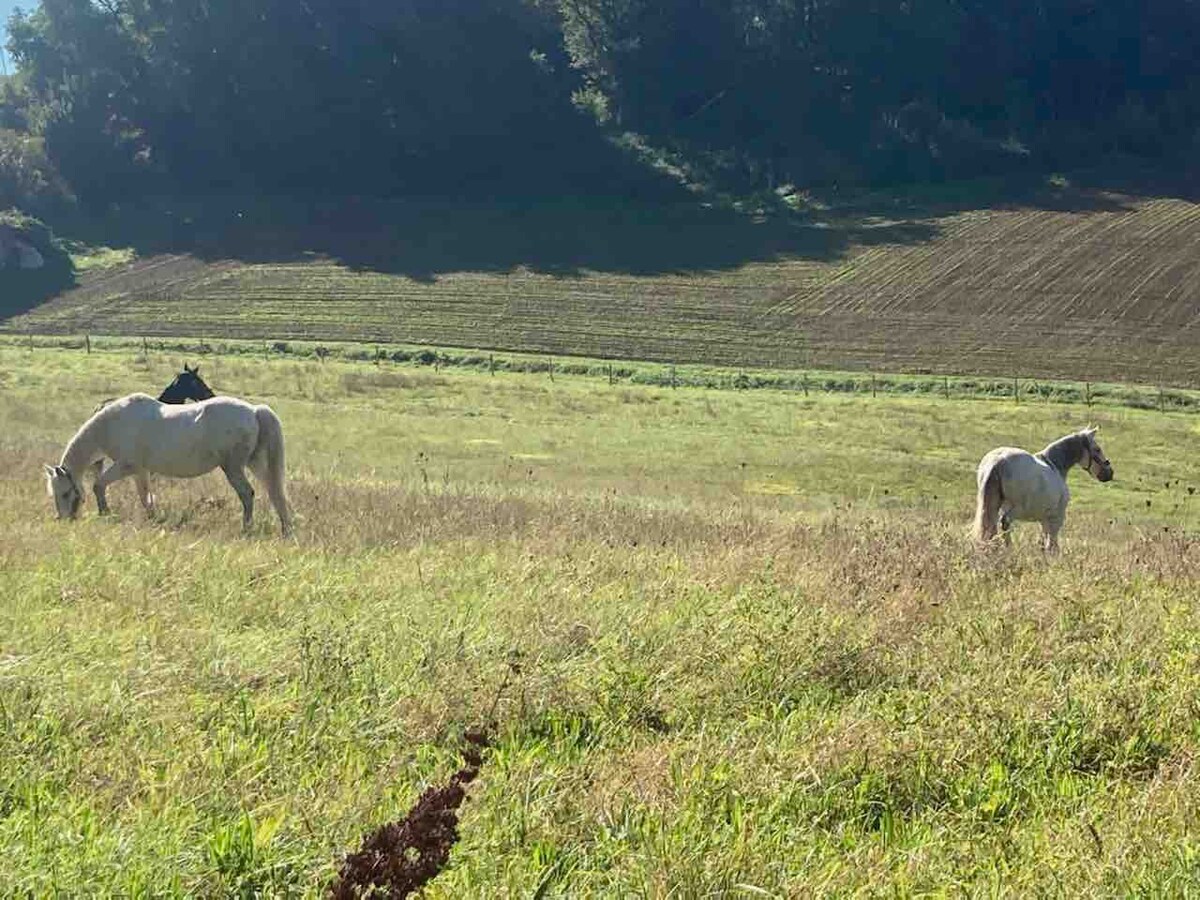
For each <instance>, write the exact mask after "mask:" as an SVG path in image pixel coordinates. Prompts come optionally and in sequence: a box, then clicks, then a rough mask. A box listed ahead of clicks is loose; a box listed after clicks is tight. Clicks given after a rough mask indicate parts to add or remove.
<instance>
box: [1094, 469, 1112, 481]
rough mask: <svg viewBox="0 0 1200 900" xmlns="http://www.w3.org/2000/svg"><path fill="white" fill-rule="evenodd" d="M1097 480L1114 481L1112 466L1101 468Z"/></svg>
mask: <svg viewBox="0 0 1200 900" xmlns="http://www.w3.org/2000/svg"><path fill="white" fill-rule="evenodd" d="M1096 480H1097V481H1112V480H1113V470H1112V466H1105V467H1104V468H1103V469H1101V470H1100V474H1099V475H1097V476H1096Z"/></svg>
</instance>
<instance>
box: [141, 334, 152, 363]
mask: <svg viewBox="0 0 1200 900" xmlns="http://www.w3.org/2000/svg"><path fill="white" fill-rule="evenodd" d="M142 356H144V357H146V358H147V359H149V358H150V345H149V344H147V343H146V336H145V335H142Z"/></svg>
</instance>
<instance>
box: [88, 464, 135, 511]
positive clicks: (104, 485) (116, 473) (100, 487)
mask: <svg viewBox="0 0 1200 900" xmlns="http://www.w3.org/2000/svg"><path fill="white" fill-rule="evenodd" d="M132 474H133V466H132V465H130V464H129V463H123V462H116V461H114V462H112V463H110V464H109V466H108V468H107V469H105V470H104V471H103V472H101V473H100V477H99V478H97V479H96V483H95V484H94V485H92V492H93V493H95V495H96V509H97V511H99V513H100V515H102V516H103V515H107V514H108V496H107V492H108V486H109V485H110V484H112V483H113V482H116V481H120V480H121V479H122V478H128V477H129V476H130V475H132Z"/></svg>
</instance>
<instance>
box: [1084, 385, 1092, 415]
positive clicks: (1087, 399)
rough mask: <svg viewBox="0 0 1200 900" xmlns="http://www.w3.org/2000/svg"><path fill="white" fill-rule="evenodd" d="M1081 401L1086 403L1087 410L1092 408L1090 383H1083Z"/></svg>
mask: <svg viewBox="0 0 1200 900" xmlns="http://www.w3.org/2000/svg"><path fill="white" fill-rule="evenodd" d="M1083 399H1084V401H1085V402H1086V403H1087V408H1088V410H1089V411H1090V410H1091V408H1092V383H1091V382H1090V381H1085V382H1084V383H1083Z"/></svg>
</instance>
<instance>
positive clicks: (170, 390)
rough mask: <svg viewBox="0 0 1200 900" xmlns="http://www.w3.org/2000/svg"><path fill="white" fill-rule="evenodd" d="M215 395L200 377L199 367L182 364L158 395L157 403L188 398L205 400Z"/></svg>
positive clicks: (180, 400) (179, 401) (175, 401)
mask: <svg viewBox="0 0 1200 900" xmlns="http://www.w3.org/2000/svg"><path fill="white" fill-rule="evenodd" d="M215 396H216V395H215V394H214V393H213V392H212V388H210V387H209V386H208V385H207V384H205V383H204V379H203V378H201V377H200V367H199V366H196V368H194V369H193V368H190V367H189V366H188V364H187V363H184V364H183V371H182V372H180V373H179V374H178V375H176V376H175V380H174V381H172V382H171V383H170V384H168V385H167V386H166V388H165V389H164V390H163V392H162V393H161V394H159V396H158V402H159V403H186V402H187V401H188V400H207V399H209V398H210V397H215Z"/></svg>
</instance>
